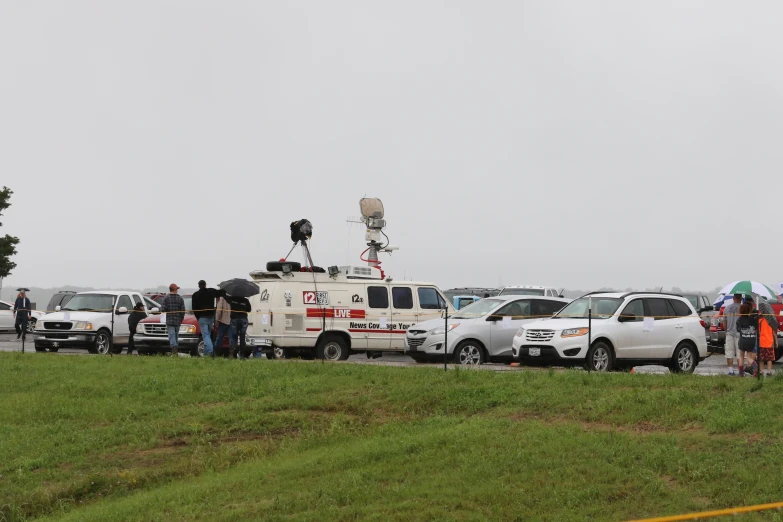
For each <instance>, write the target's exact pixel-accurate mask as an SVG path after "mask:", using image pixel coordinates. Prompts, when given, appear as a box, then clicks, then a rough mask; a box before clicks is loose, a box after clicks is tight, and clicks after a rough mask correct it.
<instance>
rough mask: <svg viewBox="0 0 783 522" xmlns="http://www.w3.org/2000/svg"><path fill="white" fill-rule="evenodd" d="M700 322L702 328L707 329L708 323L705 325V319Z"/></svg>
mask: <svg viewBox="0 0 783 522" xmlns="http://www.w3.org/2000/svg"><path fill="white" fill-rule="evenodd" d="M699 322H700V323H701V327H702V328H707V323H705V322H704V319H702V320H701V321H699Z"/></svg>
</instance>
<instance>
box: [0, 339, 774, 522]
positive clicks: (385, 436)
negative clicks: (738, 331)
mask: <svg viewBox="0 0 783 522" xmlns="http://www.w3.org/2000/svg"><path fill="white" fill-rule="evenodd" d="M781 392H783V379H782V378H774V379H769V380H767V381H764V382H762V383H757V382H756V381H755V380H753V379H739V378H729V377H715V378H703V377H702V378H700V377H693V376H659V375H632V374H611V375H596V374H592V375H590V374H587V373H585V372H578V371H568V372H551V371H546V370H543V371H531V372H487V371H470V370H461V371H449V372H447V373H444V372H443V370H442V369H440V370H439V369H436V368H421V367H418V368H395V367H370V366H360V365H349V364H321V363H306V362H278V361H266V360H261V361H252V360H251V361H246V362H239V361H226V360H195V359H179V360H174V359H171V358H161V357H114V358H109V357H67V356H58V355H56V354H36V355H26V356H23V355H21V354H6V353H3V354H0V520H28V519H34V518H44V519H46V518H51V519H58V520H118V521H120V520H122V521H125V520H166V521H168V520H313V521H315V520H318V521H320V520H487V519H493V520H553V521H555V520H556V521H562V520H625V519H630V518H637V517H644V516H657V515H665V514H677V513H684V512H690V511H700V510H705V509H718V508H723V507H730V506H739V505H747V504H755V503H764V502H773V501H780V500H783V469H781V462H782V461H783V444H782V443H781V437H780V434H781V433H783V414H782V413H781V412H782V411H783V409H781V399H780V397H781ZM733 520H743V521H745V520H768V521H769V520H783V517H781V514H780V513H767V514H755V515H747V516H742V517H734V518H733Z"/></svg>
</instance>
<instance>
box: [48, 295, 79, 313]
mask: <svg viewBox="0 0 783 522" xmlns="http://www.w3.org/2000/svg"><path fill="white" fill-rule="evenodd" d="M75 295H76V292H71V291H70V290H61V291H60V292H57V293H56V294H54V295H53V296H52V298H51V299H49V304H48V305H46V313H48V314H50V313H52V312H54V310H55V308H57V307H58V306H65V305H67V304H68V301H70V300H71V299H73V296H75Z"/></svg>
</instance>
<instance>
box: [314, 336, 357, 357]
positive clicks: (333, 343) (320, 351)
mask: <svg viewBox="0 0 783 522" xmlns="http://www.w3.org/2000/svg"><path fill="white" fill-rule="evenodd" d="M348 355H349V353H348V344H347V343H346V342H345V340H344V339H343V338H342V337H339V336H336V335H325V336H324V337H323V338H322V339H321V341H320V342H319V343H318V347H317V348H316V357H318V358H319V359H323V360H325V361H344V360H346V359H347V358H348Z"/></svg>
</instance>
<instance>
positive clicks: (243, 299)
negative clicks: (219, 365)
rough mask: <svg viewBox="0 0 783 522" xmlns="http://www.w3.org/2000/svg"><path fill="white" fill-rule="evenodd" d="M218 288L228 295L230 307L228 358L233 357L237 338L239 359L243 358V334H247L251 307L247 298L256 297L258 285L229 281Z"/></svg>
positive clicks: (248, 282)
mask: <svg viewBox="0 0 783 522" xmlns="http://www.w3.org/2000/svg"><path fill="white" fill-rule="evenodd" d="M218 288H220V289H221V290H225V292H226V293H227V294H228V295H229V297H228V298H227V299H226V300H227V301H228V304H229V305H231V330H230V332H229V335H230V338H229V340H230V341H231V351H230V352H229V357H234V355H235V353H236V348H237V338H239V358H240V359H244V357H245V348H246V345H245V334H246V333H247V322H248V321H247V319H248V315H249V314H250V311H251V307H250V301H248V300H247V298H248V297H250V296H253V295H257V294H258V293H259V292H260V291H261V290H260V289H259V288H258V285H257V284H255V283H253V282H252V281H247V280H245V279H230V280H228V281H223V282H222V283H220V284H219V285H218Z"/></svg>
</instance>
